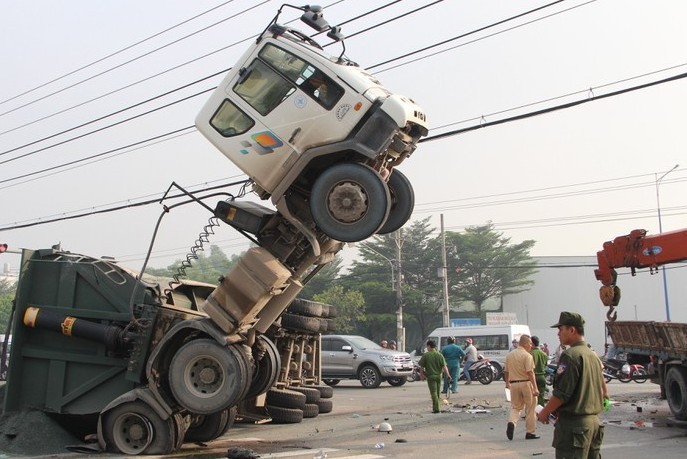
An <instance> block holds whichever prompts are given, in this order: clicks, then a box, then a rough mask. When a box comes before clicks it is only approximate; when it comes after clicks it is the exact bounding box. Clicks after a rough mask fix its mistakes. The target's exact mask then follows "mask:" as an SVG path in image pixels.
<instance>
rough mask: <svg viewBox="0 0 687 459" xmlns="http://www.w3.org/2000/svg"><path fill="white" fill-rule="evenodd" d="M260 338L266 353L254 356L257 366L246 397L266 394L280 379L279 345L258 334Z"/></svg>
mask: <svg viewBox="0 0 687 459" xmlns="http://www.w3.org/2000/svg"><path fill="white" fill-rule="evenodd" d="M258 340H259V341H261V342H262V345H263V346H264V348H265V353H264V354H263V355H262V357H260V358H259V359H258V358H257V357H256V356H254V358H255V361H256V367H255V371H254V372H253V378H252V381H251V384H250V388H249V389H248V393H247V394H246V396H245V397H244V398H255V397H257V396H259V395H261V394H264V393H265V392H267V391H268V390H269V389H270V388H271V387H273V386H274V385H275V384H276V383H277V379H279V371H280V369H281V356H280V355H279V350H278V349H277V346H276V345H275V344H274V343H273V342H272V341H271V340H270V339H269V338H267V337H266V336H264V335H260V336H258Z"/></svg>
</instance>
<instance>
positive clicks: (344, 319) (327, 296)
mask: <svg viewBox="0 0 687 459" xmlns="http://www.w3.org/2000/svg"><path fill="white" fill-rule="evenodd" d="M313 299H314V300H315V301H319V302H322V303H327V304H331V305H334V306H335V307H336V312H337V317H336V328H337V330H338V331H339V332H340V333H343V334H350V333H351V332H352V331H353V330H354V328H355V324H356V323H358V322H361V321H364V320H365V314H364V310H365V308H364V306H365V299H364V298H363V295H362V294H361V293H360V292H358V291H357V290H344V288H343V287H342V286H341V285H335V286H333V287H330V288H328V289H327V290H325V291H324V292H322V293H319V294H317V295H315V296H314V298H313Z"/></svg>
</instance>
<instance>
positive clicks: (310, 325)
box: [281, 313, 326, 333]
mask: <svg viewBox="0 0 687 459" xmlns="http://www.w3.org/2000/svg"><path fill="white" fill-rule="evenodd" d="M322 323H323V319H320V318H319V317H306V316H298V315H296V314H289V313H284V314H282V316H281V326H282V327H284V328H288V329H291V330H299V331H304V332H310V333H319V332H320V331H322V328H323V325H322ZM324 324H325V326H326V322H324Z"/></svg>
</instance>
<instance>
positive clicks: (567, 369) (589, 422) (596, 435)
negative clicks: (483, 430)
mask: <svg viewBox="0 0 687 459" xmlns="http://www.w3.org/2000/svg"><path fill="white" fill-rule="evenodd" d="M551 328H558V338H559V340H560V342H561V344H565V345H566V346H569V347H568V349H567V350H566V351H565V352H563V354H561V358H560V361H559V363H558V370H556V375H555V377H554V381H553V395H552V396H551V399H550V400H549V402H548V403H547V404H546V406H545V407H544V409H543V410H541V412H540V413H539V416H538V418H539V421H540V422H543V423H544V424H548V423H549V415H551V414H553V415H554V417H556V415H557V418H558V419H557V421H556V427H555V430H554V432H553V443H552V446H553V447H554V448H556V459H581V458H589V459H592V458H594V459H596V458H600V457H601V442H602V441H603V437H604V427H603V426H602V425H601V424H600V422H599V413H600V412H601V411H603V409H604V401H605V400H604V399H606V398H608V394H607V392H606V383H605V381H604V378H603V373H602V366H601V360H600V359H599V357H598V356H597V355H596V354H595V353H594V351H592V350H591V349H590V348H589V347H588V346H587V343H586V342H585V340H584V319H583V318H582V316H581V315H579V314H576V313H573V312H565V311H564V312H561V315H560V318H559V319H558V323H556V324H555V325H552V326H551Z"/></svg>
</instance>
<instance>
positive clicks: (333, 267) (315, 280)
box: [298, 255, 342, 300]
mask: <svg viewBox="0 0 687 459" xmlns="http://www.w3.org/2000/svg"><path fill="white" fill-rule="evenodd" d="M341 263H342V259H341V257H339V256H338V255H337V257H336V258H335V259H334V260H333V261H332V262H331V263H327V264H326V265H324V266H323V267H322V269H320V270H319V271H318V272H317V274H315V275H314V276H313V277H312V279H310V280H309V281H308V283H307V284H305V287H304V288H303V290H301V293H300V294H299V295H298V296H299V297H300V298H304V299H306V300H311V299H312V298H313V297H314V296H315V295H317V294H318V293H322V292H324V291H325V290H327V289H328V288H329V287H331V286H332V285H333V284H334V283H335V282H336V279H337V278H338V277H339V272H340V271H341Z"/></svg>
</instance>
